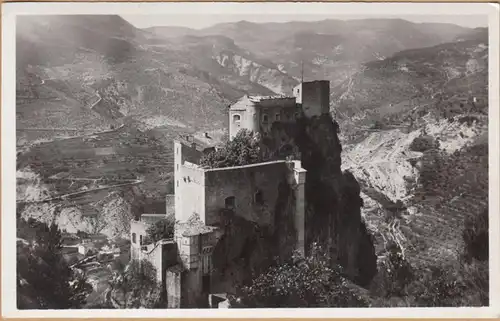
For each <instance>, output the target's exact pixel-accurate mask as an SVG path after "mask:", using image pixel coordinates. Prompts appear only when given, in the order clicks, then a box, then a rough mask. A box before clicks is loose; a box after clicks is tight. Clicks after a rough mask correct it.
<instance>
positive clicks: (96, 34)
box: [16, 16, 489, 300]
mask: <svg viewBox="0 0 500 321" xmlns="http://www.w3.org/2000/svg"><path fill="white" fill-rule="evenodd" d="M18 26H19V31H18V33H17V39H16V43H17V49H16V50H17V52H18V56H19V58H18V59H17V60H16V72H17V74H16V76H17V77H16V99H17V100H16V126H17V129H16V135H17V136H16V142H17V159H16V164H17V173H16V179H17V186H16V195H17V199H16V202H17V216H18V218H19V217H21V218H25V219H28V218H36V219H37V220H40V221H43V222H46V223H49V222H53V221H55V222H57V224H58V225H59V226H60V227H61V229H62V230H64V231H65V232H66V233H69V234H76V233H78V232H84V233H89V234H91V235H104V237H105V238H106V239H109V240H118V239H121V238H124V239H128V237H129V233H130V226H129V224H130V220H131V219H132V218H134V217H138V216H140V215H141V214H143V213H151V214H161V213H165V208H166V204H165V198H166V195H167V194H172V193H173V188H174V178H173V170H174V168H173V167H174V163H173V161H174V160H173V156H174V155H173V139H174V138H175V137H176V136H178V135H179V134H187V133H188V134H192V135H194V136H196V137H198V138H203V137H206V136H209V137H211V138H210V139H212V140H213V142H214V143H220V142H224V141H225V140H226V139H227V128H228V121H227V118H228V112H229V111H228V107H229V105H230V104H231V103H233V102H235V101H236V100H237V99H239V98H240V97H242V96H244V95H259V96H269V95H290V94H291V92H292V89H293V88H294V86H296V85H297V84H299V83H300V81H301V78H302V77H304V79H306V80H313V79H327V80H329V81H330V84H331V88H330V112H331V116H332V118H333V119H334V120H335V121H336V122H337V123H338V124H339V137H340V141H341V144H342V146H341V149H342V154H341V161H342V165H341V169H342V171H347V172H350V173H352V174H353V176H354V177H355V179H356V180H357V182H358V183H359V185H360V188H361V194H360V195H361V198H362V204H363V206H362V208H361V214H362V217H363V220H364V222H365V223H366V225H367V228H368V230H369V233H370V234H371V236H372V237H373V239H374V247H375V252H376V255H377V257H378V258H379V260H381V259H384V258H385V256H386V255H387V247H388V246H389V245H390V244H391V243H396V244H397V245H398V246H399V248H401V250H402V253H403V256H404V257H405V258H407V259H408V261H409V262H410V263H411V264H412V265H414V266H417V267H422V268H426V267H428V266H430V265H433V266H434V265H436V266H438V265H441V264H445V263H446V262H447V261H450V260H454V259H457V257H460V255H461V254H460V253H459V252H460V249H461V248H462V247H463V244H462V242H463V240H462V238H463V235H462V231H463V228H464V222H465V221H466V220H467V219H468V218H471V217H476V216H478V215H481V213H483V212H484V211H487V210H488V140H487V137H488V108H489V105H488V37H487V30H486V29H485V28H477V29H471V28H465V27H460V26H457V25H451V24H430V23H429V24H426V23H421V24H418V23H411V22H408V21H405V20H401V19H381V20H377V19H373V20H372V19H366V20H352V21H341V20H325V21H317V22H289V23H283V24H281V23H263V24H257V23H251V22H247V21H241V22H235V23H228V24H219V25H215V26H213V27H209V28H205V29H201V30H194V29H188V28H176V27H154V28H148V29H139V28H136V27H134V26H132V25H131V24H130V23H128V22H127V21H125V20H124V19H122V18H121V17H119V16H102V17H98V16H81V17H78V18H72V17H68V16H48V17H45V18H44V17H39V18H37V19H33V20H30V19H26V20H23V19H20V20H19V22H18ZM58 28H64V29H65V30H67V32H70V33H72V34H73V35H74V37H72V38H71V37H67V33H64V32H59V31H57V30H59V29H58ZM68 30H69V31H68ZM255 35H260V36H255ZM70 38H71V39H70ZM109 43H112V44H113V45H112V46H111V45H109ZM101 272H102V271H101ZM105 277H108V275H107V274H106V276H105ZM103 278H104V277H102V278H100V279H101V281H102V279H103ZM96 282H97V283H99V277H97V281H96ZM101 290H102V289H101ZM102 295H104V294H102V293H101V292H100V293H99V296H102ZM96 300H97V299H96Z"/></svg>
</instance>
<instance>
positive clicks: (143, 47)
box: [16, 15, 295, 136]
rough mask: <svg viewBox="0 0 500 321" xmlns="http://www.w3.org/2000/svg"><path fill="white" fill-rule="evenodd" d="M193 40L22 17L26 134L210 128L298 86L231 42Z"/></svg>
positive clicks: (20, 73)
mask: <svg viewBox="0 0 500 321" xmlns="http://www.w3.org/2000/svg"><path fill="white" fill-rule="evenodd" d="M184 40H185V41H184ZM184 40H183V41H166V40H165V39H162V38H158V37H157V36H155V35H153V34H151V33H150V32H147V31H144V30H140V29H137V28H135V27H133V26H132V25H130V24H129V23H128V22H126V21H125V20H123V19H122V18H121V17H119V16H99V15H96V16H80V15H78V16H43V17H42V16H35V17H21V18H19V20H18V29H17V34H16V46H17V60H16V70H17V85H16V92H17V116H18V117H17V121H18V127H19V128H78V129H82V130H84V131H88V132H92V131H96V130H104V129H109V128H110V126H119V125H120V124H123V123H124V122H127V121H128V119H135V120H139V121H144V122H146V123H157V119H158V118H162V119H165V117H166V118H168V119H171V120H174V121H177V122H179V121H180V122H182V123H185V124H186V125H188V126H191V127H193V128H198V129H203V128H208V129H210V128H211V127H212V126H214V124H222V121H223V120H224V119H225V117H224V114H225V108H226V107H227V105H228V104H229V103H230V102H231V101H233V100H236V99H238V98H239V97H241V96H243V95H244V94H246V93H252V94H262V95H266V94H272V93H273V92H275V91H276V92H280V91H290V88H291V87H292V86H293V85H294V84H295V81H294V80H293V79H291V78H290V77H288V76H287V75H285V74H282V73H281V72H280V71H279V70H277V68H276V67H275V66H273V65H272V64H270V63H268V62H261V61H260V60H259V61H258V62H256V61H253V60H251V59H253V58H252V56H251V54H249V53H247V52H245V51H244V50H242V49H241V48H239V47H237V46H236V45H235V44H234V42H233V41H232V40H231V39H228V38H224V37H207V38H206V39H205V38H204V39H184ZM198 40H199V41H198ZM21 136H22V135H21Z"/></svg>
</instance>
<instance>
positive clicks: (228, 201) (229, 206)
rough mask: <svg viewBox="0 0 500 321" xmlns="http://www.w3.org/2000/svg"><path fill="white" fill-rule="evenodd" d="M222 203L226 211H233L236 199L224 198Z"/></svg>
mask: <svg viewBox="0 0 500 321" xmlns="http://www.w3.org/2000/svg"><path fill="white" fill-rule="evenodd" d="M224 202H225V206H226V208H227V209H234V207H235V204H236V199H235V198H234V196H229V197H226V199H225V201H224Z"/></svg>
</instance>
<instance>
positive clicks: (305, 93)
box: [293, 80, 330, 118]
mask: <svg viewBox="0 0 500 321" xmlns="http://www.w3.org/2000/svg"><path fill="white" fill-rule="evenodd" d="M293 95H294V97H295V98H296V102H297V104H299V105H301V106H302V111H303V113H304V116H306V117H308V118H309V117H313V116H320V115H323V114H328V113H329V112H330V82H329V81H328V80H315V81H309V82H303V83H301V84H299V85H297V86H296V87H295V88H294V89H293Z"/></svg>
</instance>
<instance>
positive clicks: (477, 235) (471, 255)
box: [462, 209, 489, 262]
mask: <svg viewBox="0 0 500 321" xmlns="http://www.w3.org/2000/svg"><path fill="white" fill-rule="evenodd" d="M462 238H463V240H464V256H465V260H466V261H467V262H471V260H472V259H476V260H479V261H485V260H488V257H489V255H488V250H489V246H488V210H487V209H486V210H484V211H483V212H482V213H481V214H480V215H478V216H475V217H470V218H468V219H467V220H466V221H465V228H464V230H463V232H462Z"/></svg>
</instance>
